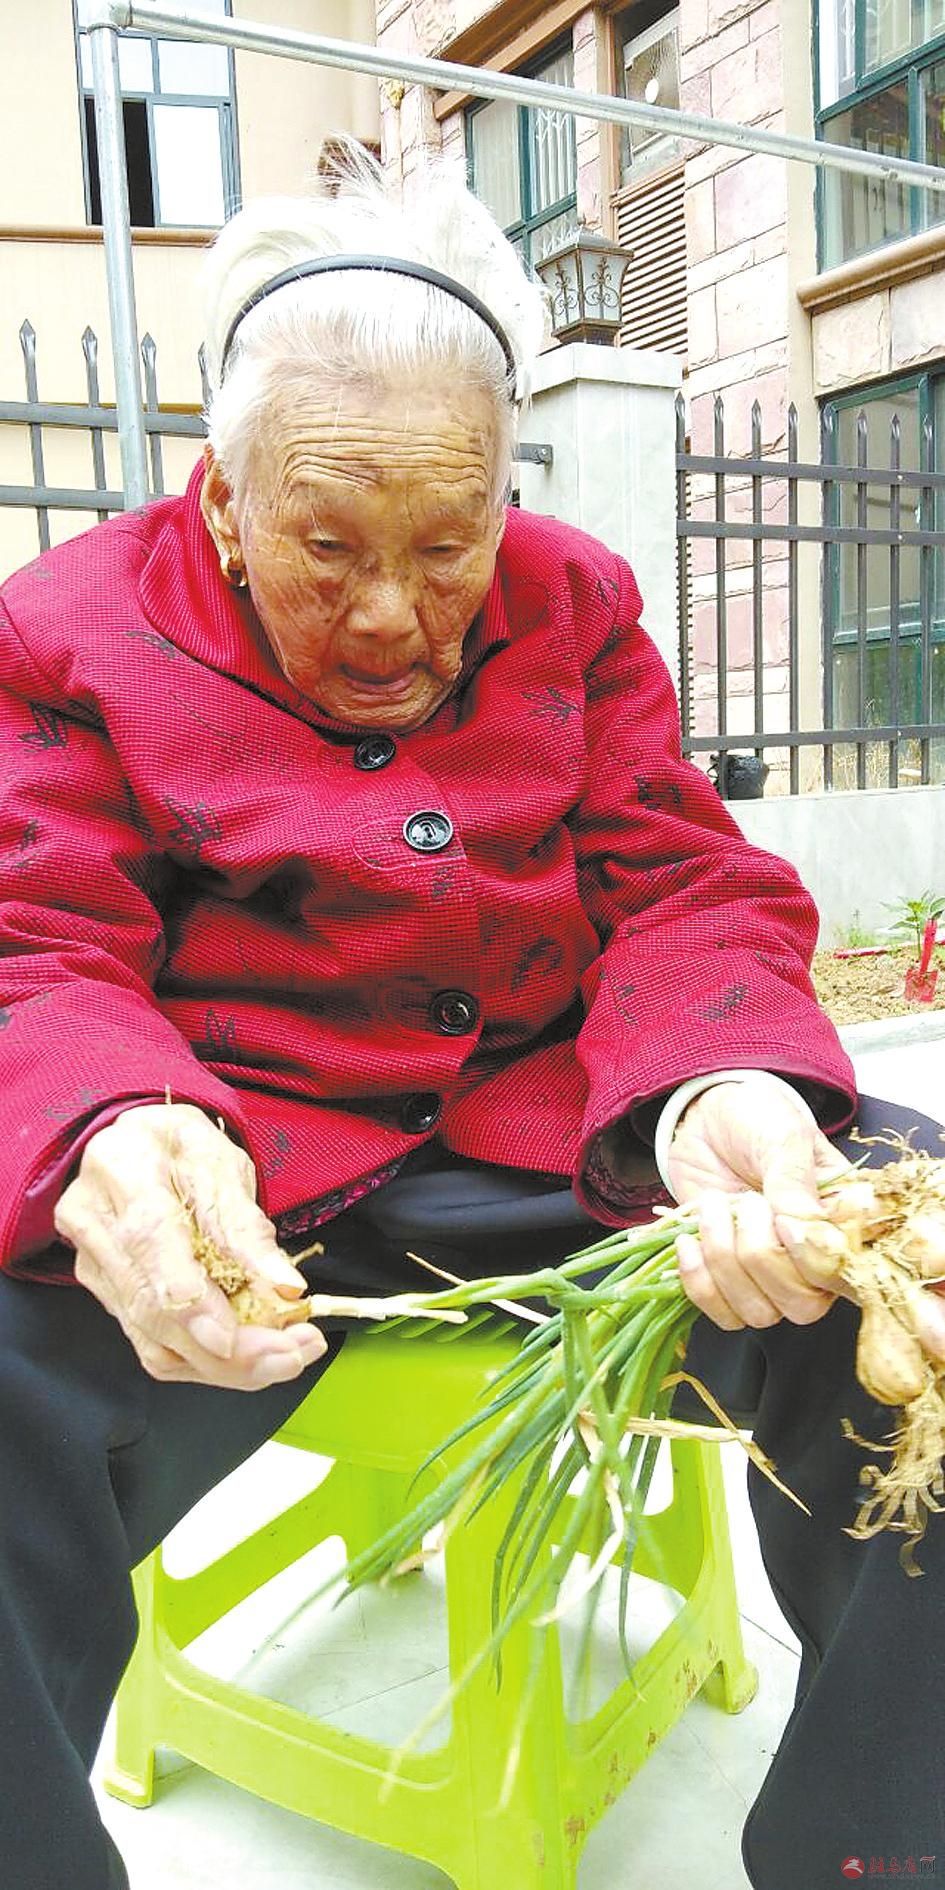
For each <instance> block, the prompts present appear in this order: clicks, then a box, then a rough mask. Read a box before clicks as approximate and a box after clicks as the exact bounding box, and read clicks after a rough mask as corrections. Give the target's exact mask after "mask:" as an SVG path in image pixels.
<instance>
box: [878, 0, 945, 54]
mask: <svg viewBox="0 0 945 1890" xmlns="http://www.w3.org/2000/svg"><path fill="white" fill-rule="evenodd" d="M865 11H866V40H865V47H864V56H865V68H866V71H867V72H875V71H877V69H878V68H879V67H880V66H888V65H890V64H891V63H892V62H893V61H894V60H896V59H902V58H904V57H905V56H906V55H907V54H908V53H910V52H915V51H916V50H917V48H918V47H920V46H924V45H926V44H927V43H928V41H929V40H930V39H935V37H936V35H937V34H939V33H945V0H865Z"/></svg>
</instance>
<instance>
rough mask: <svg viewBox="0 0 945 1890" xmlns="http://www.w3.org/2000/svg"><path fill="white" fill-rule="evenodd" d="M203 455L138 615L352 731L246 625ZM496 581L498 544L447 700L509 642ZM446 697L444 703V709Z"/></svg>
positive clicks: (200, 657)
mask: <svg viewBox="0 0 945 1890" xmlns="http://www.w3.org/2000/svg"><path fill="white" fill-rule="evenodd" d="M202 484H203V463H202V461H201V462H199V463H198V465H197V466H195V468H194V471H193V473H192V474H191V477H190V480H189V482H188V485H187V490H186V492H185V494H184V496H183V498H182V499H180V500H179V501H178V502H177V504H176V505H175V507H174V509H173V511H172V513H171V516H170V517H169V518H168V519H167V520H166V522H165V524H164V525H163V527H162V529H161V530H160V531H159V533H158V535H157V538H156V540H155V543H154V548H153V550H152V552H151V555H150V556H149V558H148V559H147V561H146V563H145V565H144V568H143V570H142V574H141V583H140V597H141V604H142V607H143V609H144V612H145V615H146V616H147V617H148V619H149V621H150V622H151V623H152V624H153V625H154V627H155V629H157V630H159V631H161V632H162V633H163V635H164V636H166V637H168V638H169V639H170V641H171V642H172V643H174V644H176V645H177V647H178V649H182V650H185V651H186V652H187V654H188V655H189V656H193V657H195V658H196V660H197V661H198V662H199V663H204V664H206V665H207V666H208V667H209V668H211V669H216V670H220V671H221V672H222V673H223V674H224V675H227V676H232V677H234V678H235V680H237V681H238V682H242V683H245V684H246V685H247V686H248V687H249V688H250V689H253V690H256V691H257V692H258V693H260V694H261V695H265V696H268V697H269V698H270V699H271V700H273V701H275V702H278V703H280V704H281V705H282V706H283V707H284V708H287V709H289V710H290V711H291V713H292V714H293V715H298V716H301V717H302V718H303V720H305V721H306V722H311V723H313V724H315V725H316V726H317V727H320V728H325V729H328V730H331V731H332V732H333V733H335V734H341V735H347V736H351V737H352V738H354V737H355V736H357V735H358V733H359V732H360V731H359V730H358V729H356V728H354V727H352V726H351V725H350V724H349V723H341V722H335V721H333V720H332V719H331V718H330V717H329V716H327V715H325V713H324V712H323V711H322V710H321V709H319V708H318V706H317V704H315V703H314V702H311V701H310V700H309V698H308V697H307V696H304V695H303V694H302V693H301V691H300V690H298V689H296V688H295V685H294V684H293V683H291V682H290V681H289V680H288V677H286V676H285V675H283V672H282V670H281V669H280V668H279V666H278V664H277V663H276V661H275V658H274V656H273V655H272V652H271V651H270V649H269V646H268V644H267V642H266V641H265V639H264V638H263V636H262V635H261V634H260V633H255V634H254V632H253V630H252V628H251V626H250V623H249V621H248V619H247V617H246V616H244V613H243V611H242V609H241V608H240V605H239V603H238V601H237V599H238V595H239V593H237V592H235V591H233V590H232V589H231V587H230V586H229V585H228V584H227V582H226V580H225V578H224V577H223V574H222V572H221V570H220V565H219V560H218V558H217V553H216V547H215V546H214V543H213V540H212V538H211V537H210V534H209V532H208V531H207V528H206V525H205V524H204V520H203V514H202V512H201V509H200V490H201V486H202ZM510 640H511V630H510V627H509V621H508V616H507V613H506V608H505V602H504V597H503V584H502V551H501V547H500V550H499V558H498V560H497V563H496V570H495V574H494V576H493V579H492V584H491V586H490V589H489V594H488V596H487V598H486V601H485V603H484V604H483V607H482V609H481V610H480V611H479V613H478V615H477V616H476V618H475V619H474V621H473V623H472V624H471V625H470V628H469V630H468V631H467V633H466V637H465V640H464V643H463V662H462V669H461V670H460V674H459V677H458V678H457V681H456V685H455V688H454V690H453V692H452V697H451V698H450V699H451V700H452V699H453V698H455V697H456V696H459V695H461V694H462V692H463V690H464V689H465V688H466V686H467V684H468V683H469V682H470V681H471V679H472V677H473V675H474V674H475V672H476V670H477V669H479V667H480V665H481V664H482V663H484V662H485V660H486V658H487V656H488V655H489V654H490V653H491V651H492V650H493V649H496V648H499V647H501V646H502V645H503V644H506V643H508V642H510ZM446 706H447V705H446V704H444V705H443V707H444V709H445V708H446Z"/></svg>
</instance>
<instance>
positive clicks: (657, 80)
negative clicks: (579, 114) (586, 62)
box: [617, 7, 679, 183]
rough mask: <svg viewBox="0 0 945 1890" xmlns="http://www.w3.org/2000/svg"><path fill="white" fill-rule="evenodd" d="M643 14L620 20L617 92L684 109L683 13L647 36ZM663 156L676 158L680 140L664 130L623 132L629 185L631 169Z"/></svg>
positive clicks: (663, 18)
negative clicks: (681, 86) (681, 92)
mask: <svg viewBox="0 0 945 1890" xmlns="http://www.w3.org/2000/svg"><path fill="white" fill-rule="evenodd" d="M639 21H640V13H639V9H638V8H637V7H631V8H630V11H629V13H626V14H621V16H620V18H619V19H618V22H617V31H618V36H619V43H618V90H619V91H620V92H622V94H623V96H624V98H629V99H633V100H635V101H636V102H637V103H638V104H643V105H661V106H665V107H666V108H667V109H669V110H672V111H678V110H679V10H678V8H674V9H673V11H672V12H669V13H664V14H663V15H662V16H661V17H660V18H659V19H658V20H656V21H654V22H653V24H652V25H651V26H649V27H648V28H647V29H646V31H645V32H640V30H639ZM661 154H665V159H666V160H669V161H673V160H675V157H676V155H677V147H676V140H675V139H674V138H672V137H669V136H668V135H667V134H666V133H665V132H662V131H651V130H649V129H648V128H647V127H645V126H643V125H636V126H633V125H631V126H628V127H627V128H626V130H624V131H622V132H621V138H620V167H621V176H622V180H623V182H624V183H626V182H627V181H628V178H629V172H630V167H631V166H632V165H633V164H639V163H640V160H641V158H645V159H646V161H647V164H652V163H654V161H655V160H657V159H658V158H659V157H660V155H661Z"/></svg>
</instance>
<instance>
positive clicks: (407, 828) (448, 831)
mask: <svg viewBox="0 0 945 1890" xmlns="http://www.w3.org/2000/svg"><path fill="white" fill-rule="evenodd" d="M403 833H404V839H405V840H406V842H407V845H408V847H413V850H414V852H415V853H442V851H443V848H444V847H448V846H449V843H450V841H451V840H452V838H453V823H452V821H451V819H450V817H449V815H448V814H440V813H437V811H436V809H432V810H431V809H430V808H424V810H423V812H422V813H419V814H411V816H410V819H409V820H405V821H404V827H403Z"/></svg>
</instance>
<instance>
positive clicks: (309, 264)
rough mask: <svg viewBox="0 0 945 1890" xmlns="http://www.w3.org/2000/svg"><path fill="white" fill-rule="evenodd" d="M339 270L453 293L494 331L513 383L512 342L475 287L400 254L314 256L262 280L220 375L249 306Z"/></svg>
mask: <svg viewBox="0 0 945 1890" xmlns="http://www.w3.org/2000/svg"><path fill="white" fill-rule="evenodd" d="M339 269H376V270H379V271H381V272H382V273H384V274H386V275H390V276H413V277H415V278H416V280H417V281H418V282H432V284H433V287H434V288H435V289H442V290H443V293H444V294H445V295H451V296H452V297H453V299H454V301H457V302H464V303H465V304H466V307H467V308H471V309H472V311H473V314H474V315H478V317H479V320H480V321H481V322H485V325H486V327H487V328H488V329H490V330H491V332H492V334H494V336H495V338H496V340H497V342H498V344H499V347H500V348H501V349H502V353H503V354H504V356H505V363H506V366H507V368H508V371H509V374H510V375H511V378H512V383H513V386H514V383H515V375H516V365H515V356H514V354H513V353H512V346H511V343H510V341H509V338H508V336H507V334H506V332H505V330H504V328H502V327H501V326H500V324H499V323H498V322H497V321H496V318H495V316H494V315H493V314H492V312H491V310H489V309H487V307H486V305H485V303H484V302H480V300H479V297H478V295H473V292H472V290H471V289H466V288H464V287H463V284H462V283H461V282H454V280H453V278H452V276H443V275H441V274H440V272H439V270H438V269H428V268H427V265H426V263H419V262H408V261H406V259H402V258H401V257H399V256H398V257H392V256H311V257H309V258H308V260H307V261H305V262H298V263H293V265H292V267H291V269H283V271H282V273H281V275H278V276H272V277H270V280H269V281H268V282H263V283H262V284H261V285H260V287H259V288H258V289H254V290H253V293H252V295H248V296H247V297H246V300H245V302H244V303H243V304H242V306H241V307H240V308H239V309H237V312H236V314H235V315H234V317H233V320H232V321H231V323H230V326H229V328H228V329H227V331H226V340H225V342H224V343H223V354H222V357H221V363H220V372H221V375H222V374H223V373H225V371H226V363H227V357H228V355H229V352H230V349H231V347H232V346H233V338H234V336H235V334H236V331H237V329H238V327H239V325H240V322H241V321H242V320H243V317H244V316H246V315H248V314H249V311H250V309H252V308H255V307H256V306H257V304H258V303H259V302H264V301H265V299H266V297H267V295H273V294H274V293H275V291H276V289H284V288H287V287H288V285H289V283H290V282H301V280H302V278H303V277H304V276H322V275H327V274H328V273H329V272H330V271H336V270H339Z"/></svg>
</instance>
